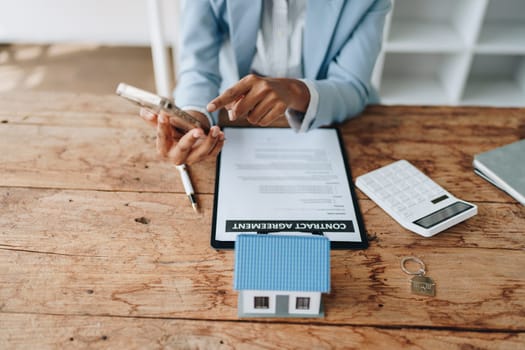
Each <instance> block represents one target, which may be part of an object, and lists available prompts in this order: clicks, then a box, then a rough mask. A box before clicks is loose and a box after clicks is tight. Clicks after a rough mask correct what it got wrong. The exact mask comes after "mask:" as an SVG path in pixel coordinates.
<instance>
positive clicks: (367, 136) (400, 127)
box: [342, 106, 525, 202]
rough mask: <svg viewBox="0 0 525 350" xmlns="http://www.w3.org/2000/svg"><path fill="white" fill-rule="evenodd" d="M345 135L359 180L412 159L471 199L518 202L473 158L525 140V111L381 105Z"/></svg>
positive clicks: (349, 125) (350, 125)
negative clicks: (478, 169)
mask: <svg viewBox="0 0 525 350" xmlns="http://www.w3.org/2000/svg"><path fill="white" fill-rule="evenodd" d="M342 131H343V133H344V134H345V144H346V146H347V151H348V153H349V155H350V163H351V165H352V173H353V176H354V177H357V176H359V175H361V174H364V173H366V172H369V171H371V170H374V169H376V168H378V167H380V166H383V165H386V164H389V163H390V162H393V161H395V160H398V159H407V160H408V161H410V162H412V163H413V164H414V165H415V166H416V167H418V168H419V169H420V170H422V171H423V172H425V173H426V174H427V175H429V176H430V177H431V178H432V179H433V180H434V181H436V182H437V183H438V184H440V185H442V186H443V187H444V188H446V189H447V190H448V191H450V192H451V193H453V194H455V195H456V196H458V197H460V198H463V199H465V200H470V201H494V202H516V201H515V200H513V199H512V198H511V197H510V196H508V195H506V194H504V193H503V192H501V191H500V190H498V189H496V188H495V187H494V186H492V185H489V184H488V183H487V182H486V181H485V180H482V179H481V178H480V177H478V176H477V175H475V174H474V173H473V167H472V160H473V157H474V155H475V154H478V153H481V152H485V151H487V150H490V149H493V148H496V147H499V146H502V145H505V144H508V143H512V142H514V141H518V140H520V139H523V138H525V109H518V108H508V109H501V108H448V107H442V108H440V107H432V108H424V107H395V108H392V109H390V108H385V107H379V106H376V107H369V108H368V109H367V110H366V113H365V114H364V115H362V116H360V117H357V118H355V119H353V120H351V121H350V122H349V123H347V124H345V126H344V127H343V129H342ZM362 160H364V161H362Z"/></svg>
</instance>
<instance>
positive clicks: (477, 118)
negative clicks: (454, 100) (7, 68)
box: [0, 94, 525, 202]
mask: <svg viewBox="0 0 525 350" xmlns="http://www.w3.org/2000/svg"><path fill="white" fill-rule="evenodd" d="M30 95H32V94H30ZM0 100H1V101H2V111H3V113H11V114H9V115H11V117H5V116H3V117H2V118H0V119H2V120H5V121H7V123H3V124H0V147H1V148H2V149H3V150H5V151H4V152H2V153H1V154H0V164H1V169H2V173H3V179H2V182H1V183H0V185H3V186H31V187H49V188H78V189H100V190H119V191H152V192H166V191H167V192H181V191H182V188H181V186H180V182H179V180H178V178H177V176H176V174H175V172H174V171H173V169H172V167H171V166H170V165H169V164H163V163H161V162H160V161H159V159H158V158H157V156H156V153H155V150H154V137H155V132H154V130H152V128H149V127H148V126H147V125H144V123H143V122H142V121H141V120H139V118H138V117H137V116H136V112H137V108H136V107H134V106H133V105H131V104H129V103H126V101H122V100H121V99H120V98H118V97H116V96H101V97H97V96H92V95H83V94H82V95H73V94H69V95H68V94H65V95H54V94H36V95H34V96H33V97H32V98H31V96H20V95H19V94H17V95H15V96H13V98H12V99H9V96H8V97H3V98H2V99H0ZM31 101H34V102H33V103H31ZM75 102H76V103H75ZM26 105H27V107H24V106H26ZM10 110H11V111H12V112H9V111H10ZM13 110H14V111H13ZM281 124H282V123H281ZM342 131H343V134H344V141H345V144H346V148H347V151H348V153H349V156H350V163H351V168H352V172H353V175H354V177H356V176H358V175H361V174H363V173H365V172H368V171H370V170H373V169H375V168H377V167H379V166H382V165H385V164H387V163H389V162H391V161H394V160H397V159H407V160H409V161H411V162H413V163H414V164H415V165H416V166H417V167H418V168H420V169H421V170H423V171H424V172H425V173H427V174H428V175H429V176H430V177H432V178H433V179H434V180H435V181H436V182H438V183H439V184H441V185H442V186H444V187H445V188H446V189H447V190H449V191H450V192H452V193H453V194H455V195H457V196H458V197H461V198H463V199H466V200H470V201H493V202H515V201H514V200H512V199H511V198H510V197H509V196H508V195H506V194H504V193H502V192H501V191H499V190H497V189H496V188H494V187H493V186H491V185H489V184H488V183H487V182H485V181H484V180H482V179H481V178H479V177H478V176H476V175H474V173H473V171H472V165H471V163H472V157H473V155H474V154H476V153H479V152H483V151H486V150H488V149H491V148H494V147H497V146H500V145H502V144H506V143H510V142H512V141H515V140H517V139H519V138H525V110H524V109H491V108H438V107H436V108H422V107H369V108H368V109H367V110H366V111H365V113H364V114H363V115H362V116H360V117H357V118H355V119H353V120H350V121H349V122H347V123H345V124H344V125H343V128H342ZM422 155H423V156H422ZM214 167H215V164H214V162H213V161H207V162H204V163H202V164H198V165H195V166H193V171H192V178H193V180H194V182H195V187H196V190H197V191H198V192H200V193H213V192H214V185H213V183H214V181H213V177H214ZM358 196H359V197H360V198H365V197H364V195H362V194H361V193H360V192H359V191H358Z"/></svg>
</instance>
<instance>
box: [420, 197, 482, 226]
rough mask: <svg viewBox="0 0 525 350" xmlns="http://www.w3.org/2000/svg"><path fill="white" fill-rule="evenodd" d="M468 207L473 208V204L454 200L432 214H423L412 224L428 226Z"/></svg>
mask: <svg viewBox="0 0 525 350" xmlns="http://www.w3.org/2000/svg"><path fill="white" fill-rule="evenodd" d="M470 208H473V206H472V205H469V204H466V203H463V202H456V203H453V204H451V205H449V206H446V207H445V208H443V209H440V210H438V211H435V212H433V213H432V214H429V215H427V216H424V217H422V218H421V219H419V220H416V221H414V224H416V225H419V226H421V227H424V228H430V227H432V226H434V225H437V224H439V223H441V222H443V221H445V220H448V219H450V218H451V217H453V216H456V215H458V214H461V213H463V212H464V211H467V210H469V209H470Z"/></svg>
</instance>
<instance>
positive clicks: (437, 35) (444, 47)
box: [385, 20, 465, 52]
mask: <svg viewBox="0 0 525 350" xmlns="http://www.w3.org/2000/svg"><path fill="white" fill-rule="evenodd" d="M429 38H432V40H429ZM464 47H465V44H464V42H463V39H462V38H461V35H460V34H459V33H458V31H457V30H456V29H455V28H453V27H452V26H450V25H449V24H447V23H425V22H422V21H414V20H412V21H404V22H392V30H391V31H390V36H389V38H388V40H387V42H386V43H385V48H386V50H387V51H389V52H410V51H417V52H451V51H461V50H462V49H463V48H464Z"/></svg>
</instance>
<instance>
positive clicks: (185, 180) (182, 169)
mask: <svg viewBox="0 0 525 350" xmlns="http://www.w3.org/2000/svg"><path fill="white" fill-rule="evenodd" d="M175 167H176V168H177V170H178V171H179V174H180V178H181V179H182V185H183V186H184V191H185V192H186V194H187V195H188V198H189V199H190V202H191V206H192V208H193V210H195V212H198V208H199V207H198V205H197V201H196V200H195V192H194V191H193V185H192V184H191V179H190V175H189V174H188V172H187V171H186V164H181V165H176V166H175Z"/></svg>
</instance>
